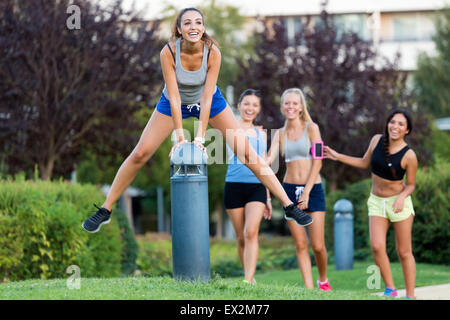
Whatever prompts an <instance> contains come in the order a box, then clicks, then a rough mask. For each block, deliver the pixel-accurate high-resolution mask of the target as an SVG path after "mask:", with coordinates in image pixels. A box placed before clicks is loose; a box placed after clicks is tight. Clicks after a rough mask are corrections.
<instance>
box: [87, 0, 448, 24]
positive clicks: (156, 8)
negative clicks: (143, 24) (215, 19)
mask: <svg viewBox="0 0 450 320" xmlns="http://www.w3.org/2000/svg"><path fill="white" fill-rule="evenodd" d="M94 1H100V2H101V3H111V2H113V1H114V0H94ZM215 1H216V3H218V4H220V3H222V4H230V5H233V6H235V7H238V8H240V13H241V14H242V15H244V16H256V15H258V14H261V15H283V14H289V13H291V14H292V13H300V12H301V13H306V14H317V13H318V12H319V11H320V7H321V6H320V4H321V2H322V1H323V0H215ZM133 2H135V3H136V8H137V9H144V8H145V14H144V18H147V19H155V18H162V17H163V16H164V12H163V9H164V8H165V7H167V5H168V4H172V5H174V6H175V7H177V8H179V9H182V8H186V7H192V6H194V7H195V6H197V5H199V4H202V3H205V0H123V4H124V7H125V8H126V9H129V8H131V4H132V3H133ZM445 3H447V4H450V0H328V7H327V8H328V10H329V11H333V12H335V13H339V12H352V11H358V12H361V11H363V12H365V11H367V12H370V11H373V10H374V9H375V8H377V7H378V8H382V9H385V10H387V11H389V10H393V11H397V10H402V11H407V10H420V9H430V8H440V7H442V6H444V4H445Z"/></svg>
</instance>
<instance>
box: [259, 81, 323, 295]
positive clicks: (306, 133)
mask: <svg viewBox="0 0 450 320" xmlns="http://www.w3.org/2000/svg"><path fill="white" fill-rule="evenodd" d="M281 113H282V114H283V115H284V117H285V119H286V121H285V124H284V127H283V128H281V129H279V130H278V131H277V133H276V134H275V136H274V139H273V142H272V145H271V149H270V151H269V153H268V154H269V155H268V158H269V163H272V162H273V161H274V160H275V158H276V157H277V156H278V155H279V154H280V153H281V155H282V156H284V160H285V162H286V174H285V176H284V179H283V187H284V189H285V191H286V193H287V194H288V196H289V198H290V199H291V200H292V201H293V202H294V203H297V202H298V207H299V208H300V209H301V210H303V211H305V212H307V213H308V214H309V215H310V216H311V217H312V218H313V219H314V221H315V222H314V224H311V225H309V226H308V232H309V237H310V241H311V246H312V249H313V252H314V256H315V259H316V263H317V267H318V269H319V279H318V280H317V286H318V288H319V289H320V290H324V291H329V290H331V289H332V288H331V286H330V284H329V281H328V279H327V260H328V254H327V250H326V248H325V237H324V229H325V210H326V209H325V194H324V190H323V187H322V181H321V177H320V175H319V172H320V169H321V167H322V160H316V159H312V155H311V146H312V142H318V141H321V140H322V139H321V136H320V130H319V127H318V125H317V124H315V123H314V122H313V121H312V120H311V117H310V115H309V113H308V109H307V105H306V101H305V97H304V95H303V93H302V91H301V90H300V89H298V88H291V89H287V90H286V91H284V92H283V94H282V95H281ZM285 218H286V219H287V220H288V225H289V229H290V231H291V234H292V236H293V238H294V242H295V247H296V253H297V260H298V265H299V267H300V272H301V275H302V277H303V281H304V283H305V287H306V288H308V289H313V288H314V283H313V277H312V267H311V258H310V256H309V251H308V237H307V233H306V230H305V228H304V227H302V226H299V225H297V224H296V223H295V222H294V221H292V220H290V219H289V217H285Z"/></svg>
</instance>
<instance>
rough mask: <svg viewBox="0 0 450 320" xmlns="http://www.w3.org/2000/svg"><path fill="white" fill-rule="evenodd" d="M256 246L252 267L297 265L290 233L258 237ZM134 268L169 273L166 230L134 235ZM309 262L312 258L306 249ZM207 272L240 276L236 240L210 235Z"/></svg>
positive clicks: (169, 248)
mask: <svg viewBox="0 0 450 320" xmlns="http://www.w3.org/2000/svg"><path fill="white" fill-rule="evenodd" d="M259 241H260V248H259V255H258V263H257V265H256V270H257V271H258V272H264V271H269V270H287V269H294V268H298V263H297V257H296V255H295V247H294V244H293V241H292V238H290V237H271V238H265V237H263V236H261V237H260V240H259ZM138 243H139V257H138V262H137V263H138V268H139V269H140V271H141V272H142V273H143V274H144V275H149V276H162V275H170V276H171V275H172V242H171V239H170V236H169V235H167V234H162V235H161V234H151V233H148V234H146V235H145V236H144V237H138ZM310 256H311V262H312V264H313V265H314V264H315V259H314V256H313V254H312V252H310ZM210 263H211V276H213V277H217V276H218V277H236V276H243V275H244V272H243V270H242V266H241V263H240V261H239V257H238V254H237V248H236V242H235V241H232V240H231V241H230V240H219V239H211V242H210Z"/></svg>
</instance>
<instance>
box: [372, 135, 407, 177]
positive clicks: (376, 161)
mask: <svg viewBox="0 0 450 320" xmlns="http://www.w3.org/2000/svg"><path fill="white" fill-rule="evenodd" d="M383 139H384V137H381V138H380V140H379V141H378V144H377V146H376V147H375V150H373V153H372V159H371V161H370V164H371V171H372V173H373V174H375V175H377V176H379V177H381V178H383V179H387V180H392V181H395V180H402V179H403V176H404V175H405V172H406V170H405V169H403V168H402V166H401V165H400V163H401V161H402V158H403V156H404V155H405V153H406V151H408V150H409V146H407V145H406V146H405V147H403V148H402V149H401V150H400V151H399V152H396V153H394V154H391V155H390V160H391V166H392V167H394V169H395V176H393V175H392V172H391V168H390V167H391V166H390V165H389V164H388V162H387V161H386V153H385V151H384V146H383Z"/></svg>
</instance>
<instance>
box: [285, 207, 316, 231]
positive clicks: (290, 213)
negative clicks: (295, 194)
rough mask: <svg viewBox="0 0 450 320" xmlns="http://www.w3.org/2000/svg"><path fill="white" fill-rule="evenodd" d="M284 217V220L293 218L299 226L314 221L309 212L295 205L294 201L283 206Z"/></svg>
mask: <svg viewBox="0 0 450 320" xmlns="http://www.w3.org/2000/svg"><path fill="white" fill-rule="evenodd" d="M284 218H285V219H286V220H294V221H295V222H296V223H297V224H298V225H299V226H300V227H305V226H307V225H310V224H311V223H313V221H314V220H313V218H311V216H310V215H309V214H307V213H306V212H305V211H303V210H301V209H300V208H299V207H297V204H295V203H292V204H290V205H288V206H287V207H286V208H284Z"/></svg>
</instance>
